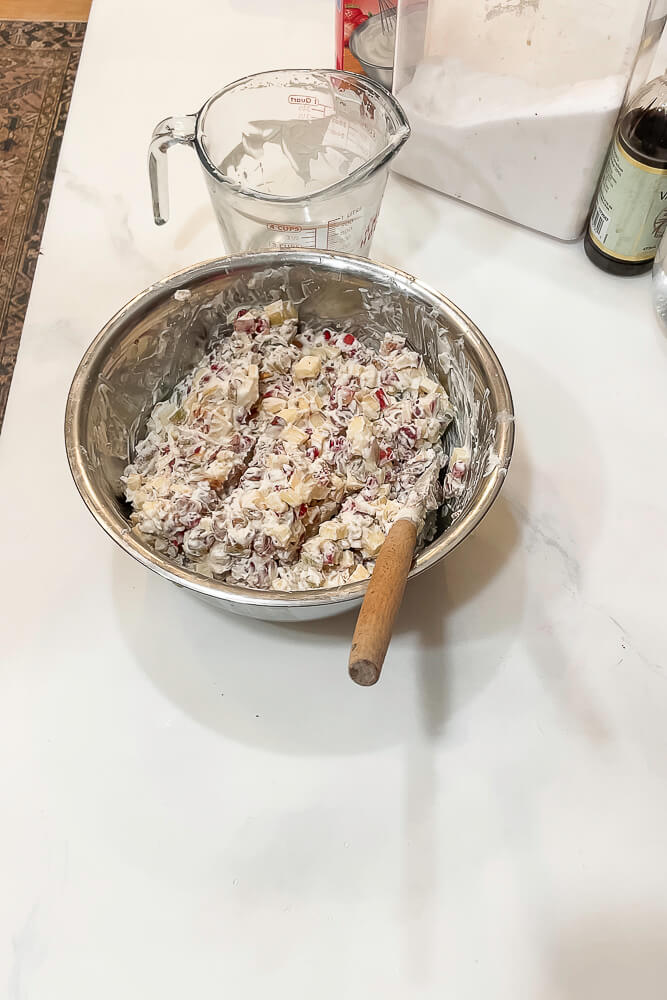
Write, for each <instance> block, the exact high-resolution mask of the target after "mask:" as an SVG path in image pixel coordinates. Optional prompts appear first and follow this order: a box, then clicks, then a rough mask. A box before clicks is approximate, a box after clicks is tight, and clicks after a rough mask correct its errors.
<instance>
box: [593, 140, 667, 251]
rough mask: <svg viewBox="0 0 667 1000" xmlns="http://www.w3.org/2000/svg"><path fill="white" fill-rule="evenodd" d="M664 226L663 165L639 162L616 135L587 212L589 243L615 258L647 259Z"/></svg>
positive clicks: (666, 185) (666, 183) (666, 191)
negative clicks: (648, 164) (654, 165)
mask: <svg viewBox="0 0 667 1000" xmlns="http://www.w3.org/2000/svg"><path fill="white" fill-rule="evenodd" d="M665 227H667V168H665V169H664V170H660V169H658V168H657V167H649V166H647V165H646V164H645V163H640V162H639V160H635V159H634V157H632V156H630V155H629V154H628V153H627V152H626V151H625V150H624V149H623V147H622V146H621V144H620V143H619V141H618V138H616V139H615V140H614V143H613V145H612V147H611V149H610V151H609V156H608V157H607V162H606V163H605V167H604V170H603V172H602V177H601V179H600V186H599V188H598V193H597V195H596V198H595V202H594V203H593V211H592V212H591V220H590V223H589V234H590V237H591V239H592V240H593V243H595V245H596V246H597V247H599V249H600V250H602V252H603V253H606V254H607V255H608V256H609V257H615V258H616V259H617V260H627V261H642V260H651V258H652V257H655V252H656V250H657V247H658V243H659V242H660V239H661V237H662V234H663V233H664V231H665Z"/></svg>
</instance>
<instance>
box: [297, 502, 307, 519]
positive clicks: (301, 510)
mask: <svg viewBox="0 0 667 1000" xmlns="http://www.w3.org/2000/svg"><path fill="white" fill-rule="evenodd" d="M307 510H308V505H307V504H305V503H302V504H301V506H300V507H299V517H305V516H306V512H307Z"/></svg>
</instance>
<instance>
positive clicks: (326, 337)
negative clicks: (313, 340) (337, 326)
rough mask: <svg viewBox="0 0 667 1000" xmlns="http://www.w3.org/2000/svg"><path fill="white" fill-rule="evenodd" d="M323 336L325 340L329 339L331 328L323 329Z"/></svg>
mask: <svg viewBox="0 0 667 1000" xmlns="http://www.w3.org/2000/svg"><path fill="white" fill-rule="evenodd" d="M323 337H324V339H325V340H331V330H325V331H324V334H323Z"/></svg>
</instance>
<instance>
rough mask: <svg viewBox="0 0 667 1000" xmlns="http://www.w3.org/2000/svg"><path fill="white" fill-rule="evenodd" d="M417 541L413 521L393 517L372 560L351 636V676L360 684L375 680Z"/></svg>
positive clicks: (368, 685)
mask: <svg viewBox="0 0 667 1000" xmlns="http://www.w3.org/2000/svg"><path fill="white" fill-rule="evenodd" d="M416 541H417V528H416V526H415V523H414V521H412V520H408V519H407V518H400V519H399V520H398V521H395V522H394V523H393V524H392V526H391V528H390V529H389V532H388V534H387V537H386V538H385V540H384V543H383V545H382V548H381V549H380V551H379V553H378V557H377V559H376V561H375V568H374V570H373V575H372V576H371V579H370V582H369V584H368V589H367V591H366V596H365V597H364V603H363V604H362V605H361V610H360V612H359V617H358V618H357V624H356V626H355V629H354V636H353V638H352V649H351V651H350V662H349V666H348V670H349V673H350V677H351V678H352V680H353V681H356V682H357V684H361V685H362V686H363V687H370V685H371V684H376V683H377V681H378V679H379V677H380V671H381V670H382V664H383V663H384V658H385V656H386V653H387V648H388V647H389V640H390V639H391V633H392V631H393V628H394V620H395V618H396V613H397V611H398V609H399V608H400V606H401V601H402V600H403V591H404V590H405V581H406V580H407V578H408V573H409V572H410V566H411V565H412V556H413V554H414V551H415V543H416Z"/></svg>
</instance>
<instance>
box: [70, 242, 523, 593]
mask: <svg viewBox="0 0 667 1000" xmlns="http://www.w3.org/2000/svg"><path fill="white" fill-rule="evenodd" d="M290 262H292V263H295V264H305V265H307V266H314V267H316V266H317V265H322V264H326V265H327V266H328V267H333V268H334V269H336V270H338V271H340V272H342V273H345V274H347V275H349V274H353V275H354V274H356V275H358V276H363V277H364V279H366V280H368V279H369V277H371V278H372V277H373V274H375V276H376V278H377V279H378V280H382V279H384V280H386V278H387V277H388V276H389V277H391V279H392V281H393V282H395V284H396V286H397V289H399V290H402V291H403V292H405V293H408V294H410V293H411V292H412V290H413V289H415V288H418V289H419V292H420V296H421V298H422V299H424V300H426V301H427V302H429V303H430V304H431V305H432V306H433V307H435V308H437V309H438V310H439V311H440V312H443V311H444V312H445V313H448V312H449V313H453V314H454V315H456V316H457V317H458V319H459V321H461V322H462V323H463V324H464V325H465V327H467V335H468V337H469V339H471V340H472V341H473V342H474V344H475V347H476V349H477V351H478V352H479V354H480V356H481V357H482V359H483V362H484V366H485V368H486V369H487V370H488V371H490V372H493V374H494V376H495V381H496V384H495V386H494V393H495V397H496V410H497V412H502V413H504V414H505V415H506V418H505V419H503V421H502V423H498V425H497V438H496V453H497V456H498V463H497V465H496V467H495V468H494V469H493V470H491V471H490V472H489V474H488V475H487V476H486V477H485V482H484V486H483V488H482V491H481V495H480V496H479V497H478V499H477V502H476V503H475V505H474V506H473V507H472V508H471V509H470V510H468V511H465V512H464V513H463V514H461V516H460V517H459V518H458V519H457V520H456V521H455V522H454V523H453V524H452V525H451V526H450V527H449V528H448V529H447V531H446V532H444V533H443V534H442V535H441V536H440V537H438V538H436V540H435V541H434V542H432V543H431V544H430V545H428V546H427V547H426V548H425V549H424V550H423V551H422V552H421V553H420V554H419V556H418V557H417V559H416V561H415V565H414V566H413V568H412V570H411V571H410V574H409V577H408V579H413V578H414V577H416V576H419V574H420V573H423V572H424V571H425V570H427V569H430V568H431V567H432V566H433V565H434V564H435V563H437V562H439V561H440V560H441V559H442V558H443V557H444V556H445V555H447V554H448V553H449V552H451V551H452V550H453V549H454V548H455V547H456V546H457V545H458V544H459V543H460V542H461V541H463V539H464V538H465V537H466V536H467V535H468V534H469V533H470V532H471V531H472V530H473V529H474V528H475V527H477V525H478V524H479V523H480V521H481V520H482V518H483V517H484V516H485V514H486V513H487V512H488V510H489V508H490V507H491V505H492V503H493V501H494V500H495V498H496V496H497V494H498V492H499V490H500V488H501V486H502V484H503V481H504V478H505V475H506V472H507V468H508V466H509V462H510V459H511V455H512V450H513V446H514V406H513V402H512V394H511V392H510V388H509V384H508V382H507V377H506V375H505V372H504V371H503V368H502V365H501V364H500V361H499V360H498V357H497V356H496V354H495V352H494V350H493V348H492V347H491V345H490V344H489V342H488V341H487V340H486V338H485V337H484V335H483V334H482V333H481V331H480V330H479V329H478V327H477V326H476V325H475V324H474V323H473V322H472V320H471V319H470V318H469V317H468V316H467V315H466V314H465V313H464V312H463V311H462V310H461V309H459V308H458V306H456V305H455V304H454V303H453V302H452V301H451V300H450V299H448V298H447V297H446V296H445V295H443V294H442V293H441V292H438V291H437V290H436V289H434V288H432V287H431V286H430V285H428V284H426V283H425V282H422V281H420V280H418V279H417V278H415V277H414V276H413V275H411V274H408V273H407V272H406V271H401V270H399V269H398V268H395V267H391V266H389V265H387V264H379V263H377V262H375V261H371V260H368V259H367V258H364V257H357V256H354V255H352V254H343V253H338V252H333V251H326V250H317V251H314V250H303V249H290V250H279V251H274V250H262V251H256V252H244V253H237V254H230V255H228V256H225V257H216V258H212V259H210V260H206V261H202V262H200V263H198V264H195V265H192V266H190V267H186V268H183V269H182V270H179V271H175V272H174V273H173V274H171V275H169V276H168V277H166V278H162V279H161V280H160V281H156V282H155V283H154V284H152V285H150V286H149V287H148V288H146V289H145V290H144V291H142V292H139V294H138V295H135V296H134V298H132V299H131V300H130V301H129V302H127V303H126V304H125V305H124V306H122V308H121V309H119V310H118V312H117V313H116V314H115V316H113V317H112V318H111V319H110V320H109V321H108V323H106V324H105V326H104V327H103V328H102V330H101V331H100V332H99V334H98V335H97V336H96V337H95V339H94V340H93V341H92V343H91V344H90V346H89V347H88V349H87V350H86V352H85V354H84V356H83V358H82V360H81V362H80V364H79V366H78V368H77V370H76V372H75V374H74V378H73V380H72V384H71V386H70V390H69V394H68V398H67V405H66V409H65V447H66V451H67V459H68V462H69V467H70V471H71V473H72V477H73V479H74V482H75V484H76V487H77V489H78V491H79V493H80V495H81V498H82V499H83V501H84V503H85V504H86V506H87V507H88V509H89V510H90V512H91V513H92V515H93V517H94V518H95V519H96V521H97V522H98V524H99V525H100V527H102V528H103V529H104V531H105V532H106V533H107V534H108V535H109V536H110V537H111V538H112V539H113V540H114V541H115V542H116V543H117V544H118V545H119V546H120V547H121V548H122V549H123V550H124V551H125V552H128V553H129V554H130V555H131V556H133V557H134V558H135V559H137V560H138V562H140V563H141V564H142V565H143V566H145V567H146V568H147V569H150V570H152V571H153V572H155V573H158V574H159V575H160V576H162V577H164V578H165V579H167V580H171V581H172V583H175V584H177V585H178V586H181V587H185V588H186V589H188V590H191V591H194V592H195V593H198V594H200V595H202V596H205V597H209V598H213V599H223V600H227V601H231V602H233V603H235V604H240V605H246V606H253V607H258V608H260V607H266V608H268V607H270V608H279V607H283V608H285V610H287V609H288V608H315V607H318V606H323V605H326V606H331V605H332V604H337V603H353V602H358V601H359V600H361V599H362V598H363V595H364V593H365V591H366V588H367V586H368V581H362V582H359V583H348V584H345V585H343V586H341V587H332V588H327V589H319V590H308V591H298V592H296V591H290V592H281V591H265V590H253V589H250V588H247V587H238V586H233V585H231V584H227V583H223V582H221V581H218V580H210V579H208V578H207V577H203V576H201V575H199V574H197V573H194V572H191V571H189V570H187V569H184V568H183V567H181V566H177V565H176V564H174V563H173V562H171V561H170V560H169V559H167V558H165V557H163V556H161V555H159V554H158V553H157V552H154V551H153V550H151V549H146V548H144V547H143V546H142V545H141V544H140V542H139V541H138V540H137V539H136V538H135V536H134V535H133V533H132V529H131V528H130V526H129V525H128V526H127V530H126V531H123V532H122V533H118V532H117V531H116V530H115V526H114V524H113V519H112V518H111V517H110V515H109V512H108V510H107V508H106V505H105V504H104V503H103V502H102V501H101V500H100V498H99V497H98V495H97V491H96V489H95V488H94V486H93V483H92V481H91V478H90V476H89V475H88V471H87V468H86V458H85V449H84V448H83V447H82V441H81V435H80V419H79V416H80V406H81V398H82V395H83V389H84V387H85V385H86V380H87V376H88V372H89V370H90V369H91V368H94V367H95V366H96V364H97V362H98V359H99V358H100V357H103V356H104V355H105V351H106V346H107V344H109V343H110V342H112V341H113V340H114V338H115V336H116V335H117V334H118V333H119V332H121V331H122V330H123V329H125V328H126V327H127V326H128V324H131V323H132V319H133V317H134V316H135V315H136V314H137V313H139V312H140V311H141V312H144V311H146V310H147V309H149V308H150V307H151V306H153V305H155V304H156V303H157V302H159V301H161V300H162V299H163V298H164V297H167V296H171V295H173V293H174V292H175V291H177V290H178V289H182V288H186V287H187V284H188V282H189V281H192V282H197V281H199V280H202V279H205V278H210V277H214V276H215V275H217V274H220V273H225V272H227V271H234V270H235V269H237V268H238V267H239V266H243V267H255V266H262V267H264V268H267V269H268V268H272V267H284V266H285V265H286V264H289V263H290Z"/></svg>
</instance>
